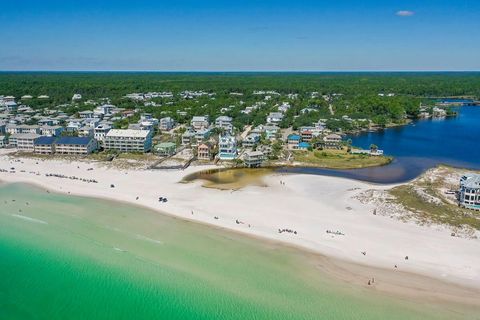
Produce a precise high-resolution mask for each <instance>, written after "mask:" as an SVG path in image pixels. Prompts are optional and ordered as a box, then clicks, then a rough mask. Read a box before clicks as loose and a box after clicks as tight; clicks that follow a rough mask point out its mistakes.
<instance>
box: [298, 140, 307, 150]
mask: <svg viewBox="0 0 480 320" xmlns="http://www.w3.org/2000/svg"><path fill="white" fill-rule="evenodd" d="M309 148H310V143H308V142H300V143H299V144H298V147H297V149H298V150H302V151H307V150H308V149H309Z"/></svg>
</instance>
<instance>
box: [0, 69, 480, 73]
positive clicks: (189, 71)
mask: <svg viewBox="0 0 480 320" xmlns="http://www.w3.org/2000/svg"><path fill="white" fill-rule="evenodd" d="M9 72H11V73H14V72H58V73H61V72H72V73H73V72H79V73H80V72H92V73H93V72H108V73H114V72H123V73H135V72H137V73H139V72H145V73H147V72H148V73H438V72H442V73H447V72H451V73H455V72H457V73H461V72H463V73H474V72H480V69H478V70H440V69H439V70H394V69H392V70H112V69H110V70H74V69H72V70H48V69H46V70H21V69H16V70H0V73H9Z"/></svg>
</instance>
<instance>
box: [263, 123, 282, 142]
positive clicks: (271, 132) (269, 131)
mask: <svg viewBox="0 0 480 320" xmlns="http://www.w3.org/2000/svg"><path fill="white" fill-rule="evenodd" d="M263 130H264V132H265V136H266V138H267V139H268V140H274V139H276V138H277V134H278V133H279V131H280V128H279V127H278V126H276V125H266V126H265V127H263Z"/></svg>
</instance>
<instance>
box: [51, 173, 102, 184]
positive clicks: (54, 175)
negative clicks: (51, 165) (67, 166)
mask: <svg viewBox="0 0 480 320" xmlns="http://www.w3.org/2000/svg"><path fill="white" fill-rule="evenodd" d="M45 176H46V177H55V178H60V179H70V180H78V181H83V182H87V183H98V181H97V180H95V179H85V178H79V177H75V176H67V175H64V174H58V173H45Z"/></svg>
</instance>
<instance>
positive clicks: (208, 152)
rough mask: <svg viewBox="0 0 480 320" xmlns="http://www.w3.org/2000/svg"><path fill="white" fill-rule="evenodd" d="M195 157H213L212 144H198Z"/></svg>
mask: <svg viewBox="0 0 480 320" xmlns="http://www.w3.org/2000/svg"><path fill="white" fill-rule="evenodd" d="M197 159H198V160H208V161H210V160H212V159H213V146H212V144H211V143H210V142H203V143H200V144H199V145H198V147H197Z"/></svg>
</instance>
